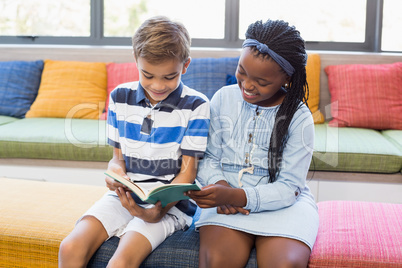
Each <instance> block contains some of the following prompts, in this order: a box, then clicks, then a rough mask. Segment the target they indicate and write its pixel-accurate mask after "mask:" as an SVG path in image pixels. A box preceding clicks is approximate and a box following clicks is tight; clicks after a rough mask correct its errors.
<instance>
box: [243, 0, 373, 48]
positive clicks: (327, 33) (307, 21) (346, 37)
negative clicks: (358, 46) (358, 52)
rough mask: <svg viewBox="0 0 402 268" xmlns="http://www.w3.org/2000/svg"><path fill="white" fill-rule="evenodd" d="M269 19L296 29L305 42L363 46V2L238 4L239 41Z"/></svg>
mask: <svg viewBox="0 0 402 268" xmlns="http://www.w3.org/2000/svg"><path fill="white" fill-rule="evenodd" d="M284 7H285V8H284ZM268 18H269V19H274V20H277V19H280V20H284V21H287V22H289V24H290V25H295V26H296V29H298V30H299V31H300V33H301V35H302V37H303V38H304V40H306V41H313V42H314V41H319V42H320V41H321V42H351V43H364V40H365V27H366V0H353V1H350V0H337V1H321V0H304V1H295V0H282V1H276V0H240V27H239V38H241V39H244V38H245V36H244V33H245V32H246V30H247V27H248V25H249V24H250V23H253V22H254V21H256V20H262V21H266V20H267V19H268Z"/></svg>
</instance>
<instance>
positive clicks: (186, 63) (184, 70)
mask: <svg viewBox="0 0 402 268" xmlns="http://www.w3.org/2000/svg"><path fill="white" fill-rule="evenodd" d="M190 62H191V57H188V59H187V61H186V62H185V63H184V65H183V70H182V72H181V74H185V73H186V72H187V68H188V66H189V65H190Z"/></svg>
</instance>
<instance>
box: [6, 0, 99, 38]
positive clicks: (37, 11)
mask: <svg viewBox="0 0 402 268" xmlns="http://www.w3.org/2000/svg"><path fill="white" fill-rule="evenodd" d="M90 8H91V5H90V1H89V0H86V1H82V0H69V1H54V0H40V1H26V0H25V1H24V0H0V9H1V15H0V35H5V36H19V37H35V36H85V37H89V36H90V34H91V32H90V15H91V14H90Z"/></svg>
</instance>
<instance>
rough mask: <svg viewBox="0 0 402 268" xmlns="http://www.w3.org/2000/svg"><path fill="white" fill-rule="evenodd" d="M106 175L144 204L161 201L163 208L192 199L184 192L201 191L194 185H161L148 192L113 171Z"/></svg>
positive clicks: (107, 172)
mask: <svg viewBox="0 0 402 268" xmlns="http://www.w3.org/2000/svg"><path fill="white" fill-rule="evenodd" d="M105 175H106V176H109V177H110V178H112V179H114V180H116V181H118V182H120V183H121V184H123V185H125V186H127V187H128V188H129V189H130V190H131V191H132V192H133V193H134V194H136V195H137V196H138V197H139V198H140V199H141V200H142V201H144V202H147V203H150V204H155V203H156V202H158V201H161V203H162V207H165V206H166V205H167V204H169V203H171V202H175V201H179V200H185V199H190V198H189V197H188V196H185V195H184V192H187V191H190V190H201V189H200V187H198V185H197V184H193V183H171V184H164V185H159V186H157V187H154V188H152V189H150V190H149V191H148V190H146V189H144V188H141V186H139V185H138V184H136V183H135V182H133V181H129V180H127V179H125V178H123V177H122V176H120V175H118V174H116V173H115V172H113V171H111V170H107V171H106V172H105Z"/></svg>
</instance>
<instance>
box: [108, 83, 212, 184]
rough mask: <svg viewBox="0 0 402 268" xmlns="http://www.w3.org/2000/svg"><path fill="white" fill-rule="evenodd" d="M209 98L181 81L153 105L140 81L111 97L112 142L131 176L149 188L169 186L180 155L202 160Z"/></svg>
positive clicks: (110, 131)
mask: <svg viewBox="0 0 402 268" xmlns="http://www.w3.org/2000/svg"><path fill="white" fill-rule="evenodd" d="M209 116H210V110H209V100H208V98H207V97H206V96H205V95H203V94H202V93H200V92H197V91H195V90H193V89H190V88H189V87H187V86H184V85H183V84H182V83H180V85H179V86H178V88H177V89H176V90H174V91H173V92H172V93H171V94H170V95H169V96H168V97H167V98H166V99H165V100H163V101H161V102H159V103H158V104H156V105H155V106H152V105H151V103H150V102H149V100H148V99H147V98H146V96H145V92H144V89H143V87H142V86H141V84H140V83H139V82H130V83H125V84H121V85H119V86H118V87H117V88H116V89H114V90H113V91H112V93H111V94H110V101H109V110H108V118H107V123H108V124H107V125H108V126H107V127H108V143H109V144H110V145H112V146H114V147H116V148H120V149H121V151H122V154H123V157H124V160H125V162H126V170H127V175H128V176H130V177H131V178H132V179H133V180H134V181H136V182H140V185H141V186H142V187H145V188H148V189H149V188H152V187H155V186H157V185H159V184H161V183H170V181H171V180H172V179H173V178H174V177H175V176H176V175H177V173H178V172H179V171H180V168H181V162H182V155H189V156H194V157H198V158H201V157H202V156H203V154H204V151H205V149H206V144H207V137H208V128H209V121H210V119H209Z"/></svg>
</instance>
